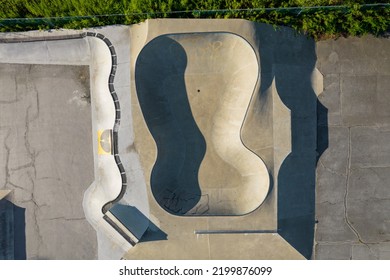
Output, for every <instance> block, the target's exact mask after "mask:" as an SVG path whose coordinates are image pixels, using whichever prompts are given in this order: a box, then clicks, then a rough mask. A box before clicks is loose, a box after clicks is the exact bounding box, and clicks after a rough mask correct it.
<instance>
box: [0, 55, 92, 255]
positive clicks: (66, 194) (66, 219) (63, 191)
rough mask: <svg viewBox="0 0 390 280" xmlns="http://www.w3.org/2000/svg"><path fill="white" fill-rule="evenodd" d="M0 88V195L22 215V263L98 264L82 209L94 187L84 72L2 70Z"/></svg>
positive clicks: (27, 66)
mask: <svg viewBox="0 0 390 280" xmlns="http://www.w3.org/2000/svg"><path fill="white" fill-rule="evenodd" d="M2 50H4V49H2ZM0 62H1V61H0ZM0 85H1V88H0V112H1V115H0V143H1V144H0V155H1V156H0V158H1V160H0V165H1V168H0V180H1V181H0V186H1V187H0V188H5V189H9V190H14V195H13V202H14V204H15V205H17V206H19V207H22V208H25V209H26V211H25V216H26V218H25V222H26V227H25V230H26V233H25V236H26V257H27V258H28V259H94V258H96V255H97V245H96V237H95V233H94V230H93V228H92V227H91V226H90V225H89V224H88V222H87V221H86V219H85V216H84V212H83V209H82V203H81V202H82V198H83V194H84V191H85V190H86V188H87V187H88V186H89V185H90V184H91V182H92V181H93V158H92V147H91V146H92V143H91V141H92V136H91V131H92V129H91V108H90V102H89V67H88V66H66V65H38V64H7V63H1V64H0ZM15 231H16V232H17V231H24V228H17V229H15Z"/></svg>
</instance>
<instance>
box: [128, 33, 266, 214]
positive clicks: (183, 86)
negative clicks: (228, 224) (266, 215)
mask: <svg viewBox="0 0 390 280" xmlns="http://www.w3.org/2000/svg"><path fill="white" fill-rule="evenodd" d="M258 75H259V65H258V59H257V57H256V54H255V52H254V50H253V48H252V47H251V45H250V44H249V43H248V42H247V41H246V40H244V39H243V38H242V37H240V36H238V35H235V34H232V33H228V32H209V33H192V34H185V33H184V34H172V35H162V36H159V37H157V38H155V39H153V40H152V41H151V42H149V43H148V44H147V45H146V46H145V47H144V48H143V50H142V51H141V53H140V54H139V56H138V59H137V61H136V67H135V82H136V89H137V95H138V99H139V103H140V107H141V110H142V113H143V116H144V119H145V122H146V124H147V126H148V129H149V130H150V133H151V134H152V136H153V139H154V141H155V143H156V145H157V158H156V161H155V164H154V167H153V169H152V173H151V189H152V193H153V196H154V198H155V199H156V201H157V202H158V204H159V205H160V206H161V207H162V208H163V209H164V210H166V211H168V212H169V213H171V214H176V215H244V214H247V213H249V212H251V211H253V210H255V209H256V208H257V207H259V206H260V205H261V203H262V202H263V201H264V199H265V197H266V196H267V193H268V190H269V175H268V171H267V169H266V167H265V165H264V163H263V161H262V160H261V159H260V157H259V156H258V155H257V154H255V153H254V152H253V151H251V150H250V149H248V148H247V147H246V146H245V145H244V143H243V142H242V140H241V128H242V126H243V123H244V121H245V118H246V115H247V111H248V108H249V104H250V102H251V98H252V96H253V93H254V90H255V87H256V84H257V80H258Z"/></svg>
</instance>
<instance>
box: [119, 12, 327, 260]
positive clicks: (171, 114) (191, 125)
mask: <svg viewBox="0 0 390 280" xmlns="http://www.w3.org/2000/svg"><path fill="white" fill-rule="evenodd" d="M130 34H131V38H134V39H133V40H132V41H131V48H130V50H131V83H132V87H131V94H132V103H133V104H132V109H131V111H132V115H133V120H134V124H135V125H134V129H135V131H134V134H135V138H134V146H135V150H136V151H137V152H138V153H139V156H140V161H141V164H142V168H143V170H144V176H145V178H146V182H147V191H148V196H149V207H150V220H151V222H152V223H153V224H154V225H155V226H154V227H151V228H149V230H148V231H147V232H146V234H145V236H144V240H143V239H142V238H141V240H140V242H139V243H138V244H137V245H136V246H135V247H134V248H132V249H130V250H129V251H128V253H127V254H126V255H125V258H128V259H137V258H141V259H145V258H146V259H148V258H152V259H154V258H158V257H160V258H168V259H175V258H178V259H183V258H184V259H185V258H206V259H214V258H221V257H222V256H221V255H218V254H217V253H216V252H217V251H218V249H217V248H220V247H224V248H226V250H228V251H231V255H229V256H226V258H237V259H245V258H260V259H261V258H270V259H278V258H283V259H302V258H304V257H306V258H308V257H310V256H311V250H312V241H313V233H314V183H315V157H316V94H317V91H318V88H319V87H320V86H319V85H321V82H322V76H321V74H319V72H318V71H316V69H315V67H314V66H315V53H314V50H315V48H314V42H313V41H312V40H309V39H307V38H305V37H303V36H301V37H300V36H296V35H295V34H294V32H293V31H292V30H290V29H285V28H282V29H281V30H279V31H275V30H274V29H273V28H272V27H270V26H267V25H262V24H254V23H250V22H248V21H244V20H148V21H147V22H145V23H142V24H138V25H133V26H131V27H130ZM166 34H170V35H166ZM226 34H238V36H240V37H241V38H242V39H244V42H245V41H246V42H247V44H249V45H250V46H251V48H252V49H253V52H254V54H255V56H254V55H253V54H252V53H251V52H250V51H248V50H249V49H248V48H246V47H247V45H246V44H241V42H242V40H240V39H237V38H236V35H230V36H228V35H226ZM228 42H229V44H227V45H225V43H228ZM291 46H293V47H291ZM160 47H161V48H162V49H164V50H165V51H164V53H163V54H159V48H160ZM170 52H171V53H172V54H171V53H170ZM173 55H175V57H174V59H173ZM170 57H172V59H170ZM250 57H253V58H255V59H256V60H257V66H256V64H254V63H253V61H251V59H249V58H250ZM230 71H232V72H230ZM234 71H236V73H235V74H236V75H235V76H234V78H230V77H232V75H231V73H234ZM253 72H257V73H253ZM242 75H244V76H245V79H244V78H243V77H244V76H242ZM153 77H155V79H153ZM255 77H256V80H255V81H254V79H253V78H255ZM297 80H299V81H300V82H299V83H297ZM317 80H319V81H317ZM243 81H246V82H245V83H244V82H243ZM249 81H250V82H249ZM250 91H253V94H252V98H251V99H250V102H249V104H248V99H246V100H245V98H247V97H246V96H248V93H249V92H250ZM175 94H176V95H180V96H175ZM151 96H155V97H156V98H155V104H153V99H152V98H151ZM241 98H242V100H240V99H241ZM233 100H234V101H233ZM241 101H242V103H241ZM225 102H226V103H225ZM229 102H231V103H229ZM150 104H152V105H153V107H152V108H155V110H151V111H148V108H149V107H151V105H150ZM168 104H169V105H168ZM225 105H226V107H225ZM248 105H249V106H248ZM235 106H236V107H235ZM145 107H146V108H145ZM227 108H229V109H234V114H235V113H237V116H233V115H234V114H233V113H232V112H230V111H229V109H227ZM226 109H227V110H226ZM224 110H226V111H224ZM243 110H246V112H245V117H244V120H243V121H242V117H239V116H240V115H241V116H242V112H243ZM220 112H225V113H226V114H222V115H220ZM180 116H182V119H180ZM221 117H222V118H223V119H224V120H225V121H228V120H230V119H231V122H230V123H229V125H227V123H224V122H223V120H220V119H219V118H221ZM234 118H237V119H234ZM233 119H234V120H233ZM303 120H305V122H302V121H303ZM307 120H308V121H307ZM220 123H222V124H223V125H221V126H220V127H219V124H220ZM225 125H226V126H225ZM183 127H184V128H183ZM224 127H225V128H228V129H225V130H224V129H223V128H224ZM234 127H240V130H239V137H240V138H241V141H242V143H243V145H244V146H245V147H246V148H247V149H248V150H247V152H250V151H251V152H252V153H253V155H255V156H256V155H257V156H258V157H259V158H260V159H261V160H262V161H263V162H264V164H265V166H266V167H267V172H268V175H267V174H264V173H262V174H264V175H266V176H268V177H269V178H270V188H269V191H268V193H267V197H266V198H265V200H264V202H263V203H262V204H261V206H260V207H255V206H253V205H254V204H252V206H250V205H246V206H247V207H248V208H247V209H245V208H241V209H239V208H238V207H236V206H237V205H241V203H237V202H239V201H240V200H241V201H245V199H247V198H248V197H250V196H251V195H252V196H253V197H254V201H256V203H259V201H260V203H261V199H256V197H258V196H257V194H256V192H258V191H261V190H260V187H261V186H263V185H262V183H260V184H257V186H258V188H259V189H254V190H250V189H248V192H245V190H244V186H245V183H246V182H245V179H244V178H243V177H241V176H242V174H245V171H244V169H245V168H246V167H247V165H246V163H247V160H248V158H247V157H245V156H244V157H243V158H242V160H241V161H240V160H239V159H240V156H238V155H234V156H233V157H234V158H235V160H236V161H235V162H234V164H232V162H233V161H230V160H227V159H226V158H224V156H226V154H229V153H230V152H233V153H234V151H233V150H230V149H229V148H228V147H229V145H231V146H232V147H233V146H234V145H235V144H234V143H235V142H234V141H235V139H237V138H238V135H237V134H238V132H237V129H233V128H234ZM220 128H221V129H220ZM229 129H232V130H231V131H229ZM172 131H174V132H175V133H176V132H177V134H178V135H179V136H180V137H182V138H181V140H180V141H179V139H177V138H174V137H173V136H169V135H170V134H169V133H173V132H172ZM160 132H161V133H160ZM219 132H221V133H220V134H218V133H219ZM216 133H217V134H218V137H214V136H215V134H216ZM231 133H232V134H231ZM233 135H235V136H233ZM164 137H165V138H164ZM236 137H237V138H236ZM167 138H169V139H170V140H169V139H167ZM221 139H223V140H222V142H223V143H222V144H221V143H219V141H220V140H221ZM176 140H177V141H176ZM164 141H167V142H168V144H167V142H165V143H164V144H162V142H164ZM170 141H171V144H170V145H169V142H170ZM195 143H198V145H197V146H195V145H194V144H195ZM195 147H196V149H198V150H196V149H195ZM202 147H203V148H202ZM222 147H226V149H223V150H219V149H220V148H222ZM244 150H245V149H244ZM207 153H209V155H208V156H209V158H207ZM184 154H185V155H186V156H189V157H191V158H193V159H194V160H193V161H192V162H191V163H192V164H193V165H192V169H191V168H190V169H189V170H183V172H188V174H193V173H192V172H194V173H195V175H196V173H198V176H195V177H194V180H193V181H192V183H193V184H192V196H193V197H192V196H191V195H187V196H185V195H183V197H182V198H180V197H181V195H182V194H184V192H185V191H187V190H185V189H184V187H181V186H177V184H179V183H180V180H181V179H180V172H181V169H180V168H177V167H176V165H175V163H177V162H178V161H180V162H185V160H187V159H186V158H185V157H183V155H184ZM289 154H290V155H289ZM288 155H289V156H288ZM182 157H183V158H182ZM286 157H287V158H288V160H287V164H286V161H285V159H286ZM173 159H177V160H173ZM160 160H161V162H163V163H166V164H162V163H161V162H160V164H161V166H160V167H159V166H157V167H156V165H158V164H157V163H159V161H160ZM206 163H207V168H205V169H203V170H202V166H203V165H205V164H206ZM194 165H195V166H194ZM249 165H251V166H252V165H253V164H249ZM257 165H258V164H257ZM258 166H259V167H260V166H261V165H258ZM187 167H188V165H187V166H186V168H187ZM203 167H205V166H203ZM240 168H242V169H240ZM162 169H164V171H165V173H162V172H163V171H162ZM198 170H199V172H198ZM257 172H260V171H257ZM160 173H162V175H161V174H160ZM250 173H251V176H257V175H255V174H256V172H255V173H253V172H250ZM294 173H296V174H294ZM159 174H160V178H163V179H164V178H165V179H166V180H165V179H164V180H163V181H165V183H166V187H165V186H162V185H161V184H160V186H157V190H156V189H154V190H153V188H156V186H154V187H153V182H157V178H158V176H156V175H159ZM166 174H170V177H169V178H166V177H164V176H166ZM175 174H179V175H178V176H176V175H175ZM259 174H260V173H259ZM291 174H293V175H292V176H291ZM161 176H162V177H161ZM266 176H260V177H263V178H264V177H266ZM240 177H241V178H240ZM253 178H254V177H253ZM258 178H259V177H258ZM249 179H251V178H248V182H250V180H249ZM197 180H199V181H197ZM242 180H244V181H242ZM263 180H264V179H261V180H260V179H258V182H261V181H263ZM242 182H245V183H244V184H243V183H242ZM263 182H264V181H263ZM237 184H239V186H237V188H236V189H234V188H233V189H232V187H234V186H236V185H237ZM210 185H211V186H212V185H214V186H221V187H219V189H218V188H217V192H216V193H218V195H215V197H214V198H212V200H211V199H208V197H209V196H208V193H210V194H211V195H212V196H214V193H213V190H212V189H213V187H208V186H210ZM170 186H173V189H174V190H173V192H172V193H170V194H169V195H168V194H164V191H165V190H166V189H169V188H170ZM185 187H189V186H185ZM223 187H229V191H231V192H232V195H225V194H224V193H223V192H224V189H223ZM159 188H160V189H159ZM175 188H176V190H177V193H176V192H175ZM261 188H263V187H261ZM265 188H266V187H265ZM280 189H282V192H281V191H280ZM152 190H153V192H154V193H153V192H152ZM158 191H161V193H158ZM181 191H183V192H181ZM229 191H228V192H229ZM156 192H157V195H156V194H155V193H156ZM228 192H227V193H228ZM233 193H234V194H233ZM202 194H203V195H202ZM160 195H161V196H160ZM195 196H198V198H194V197H195ZM291 196H292V197H291ZM245 197H246V198H245ZM260 197H261V195H260ZM164 199H165V200H164ZM181 199H183V200H185V201H186V202H185V203H182V204H181ZM191 199H192V201H191ZM158 200H160V201H158ZM278 201H279V202H278ZM248 202H250V203H252V202H253V201H252V202H251V201H248ZM277 202H278V203H277ZM186 203H188V205H187V204H186ZM190 204H191V205H190ZM243 204H244V205H245V204H246V203H245V202H244V203H243ZM218 205H221V206H220V207H225V208H218V207H215V206H218ZM222 205H223V206H222ZM183 206H185V207H183ZM194 206H195V208H194ZM176 207H177V209H176ZM213 207H215V208H214V209H213ZM253 207H255V209H254V210H253V211H251V212H250V213H249V214H247V215H240V214H244V213H246V212H247V211H248V210H250V209H253ZM164 208H165V209H164ZM173 212H176V214H180V215H181V216H173V215H172V213H173ZM221 214H223V215H221ZM183 215H184V216H183ZM189 215H191V217H189ZM164 236H166V239H167V240H165V238H164ZM226 236H229V238H228V239H229V240H234V242H233V241H232V242H228V241H227V240H228V239H227V237H226ZM271 236H276V237H277V238H274V239H272V238H271ZM230 238H231V239H230ZM270 238H271V239H272V240H273V241H272V246H273V248H275V251H274V252H273V253H269V254H268V253H267V254H263V253H264V252H265V251H267V250H265V251H262V250H261V248H265V247H264V246H266V244H267V243H268V242H269V241H270V240H271V239H270ZM284 239H287V242H286V240H284ZM236 244H242V247H243V248H247V246H248V247H249V246H252V247H253V248H259V249H258V250H257V249H253V251H251V252H246V253H243V251H240V250H238V248H237V246H236ZM182 248H187V249H186V250H182ZM195 248H197V250H195ZM158 252H160V253H158ZM161 252H164V253H161ZM267 252H270V251H267ZM280 252H283V253H280ZM157 256H158V257H157Z"/></svg>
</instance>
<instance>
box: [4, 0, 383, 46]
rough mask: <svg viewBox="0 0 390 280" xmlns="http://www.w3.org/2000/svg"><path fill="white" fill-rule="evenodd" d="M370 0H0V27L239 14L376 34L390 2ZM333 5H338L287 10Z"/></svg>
mask: <svg viewBox="0 0 390 280" xmlns="http://www.w3.org/2000/svg"><path fill="white" fill-rule="evenodd" d="M375 2H377V1H370V0H356V1H352V0H345V1H342V0H198V1H196V0H0V31H21V30H31V29H49V28H76V29H78V28H84V27H91V26H101V25H110V24H132V23H138V22H141V21H143V20H145V19H147V18H166V17H169V18H178V17H180V18H244V19H248V20H252V21H257V22H265V23H270V24H273V25H285V26H291V27H293V28H294V29H296V30H297V31H299V32H304V33H306V34H308V35H310V36H313V37H315V38H317V39H321V38H324V37H325V38H326V37H337V36H348V35H363V34H366V33H371V34H374V35H381V34H384V33H385V32H388V31H389V26H390V25H389V23H390V5H388V3H390V0H386V1H383V0H382V1H381V3H387V5H386V4H384V5H379V6H378V5H376V6H362V5H361V4H372V3H375ZM333 5H343V7H336V6H335V7H323V8H314V9H309V8H291V7H312V6H333ZM288 7H290V8H288ZM258 8H262V9H258ZM272 8H276V9H272ZM240 9H256V10H240ZM25 18H27V20H26V19H25ZM37 18H39V19H37Z"/></svg>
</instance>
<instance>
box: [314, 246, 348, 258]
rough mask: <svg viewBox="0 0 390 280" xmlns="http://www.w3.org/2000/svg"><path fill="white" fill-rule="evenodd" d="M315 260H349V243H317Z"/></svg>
mask: <svg viewBox="0 0 390 280" xmlns="http://www.w3.org/2000/svg"><path fill="white" fill-rule="evenodd" d="M315 258H316V259H317V260H349V259H350V258H351V244H337V243H336V244H317V245H316V256H315Z"/></svg>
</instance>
